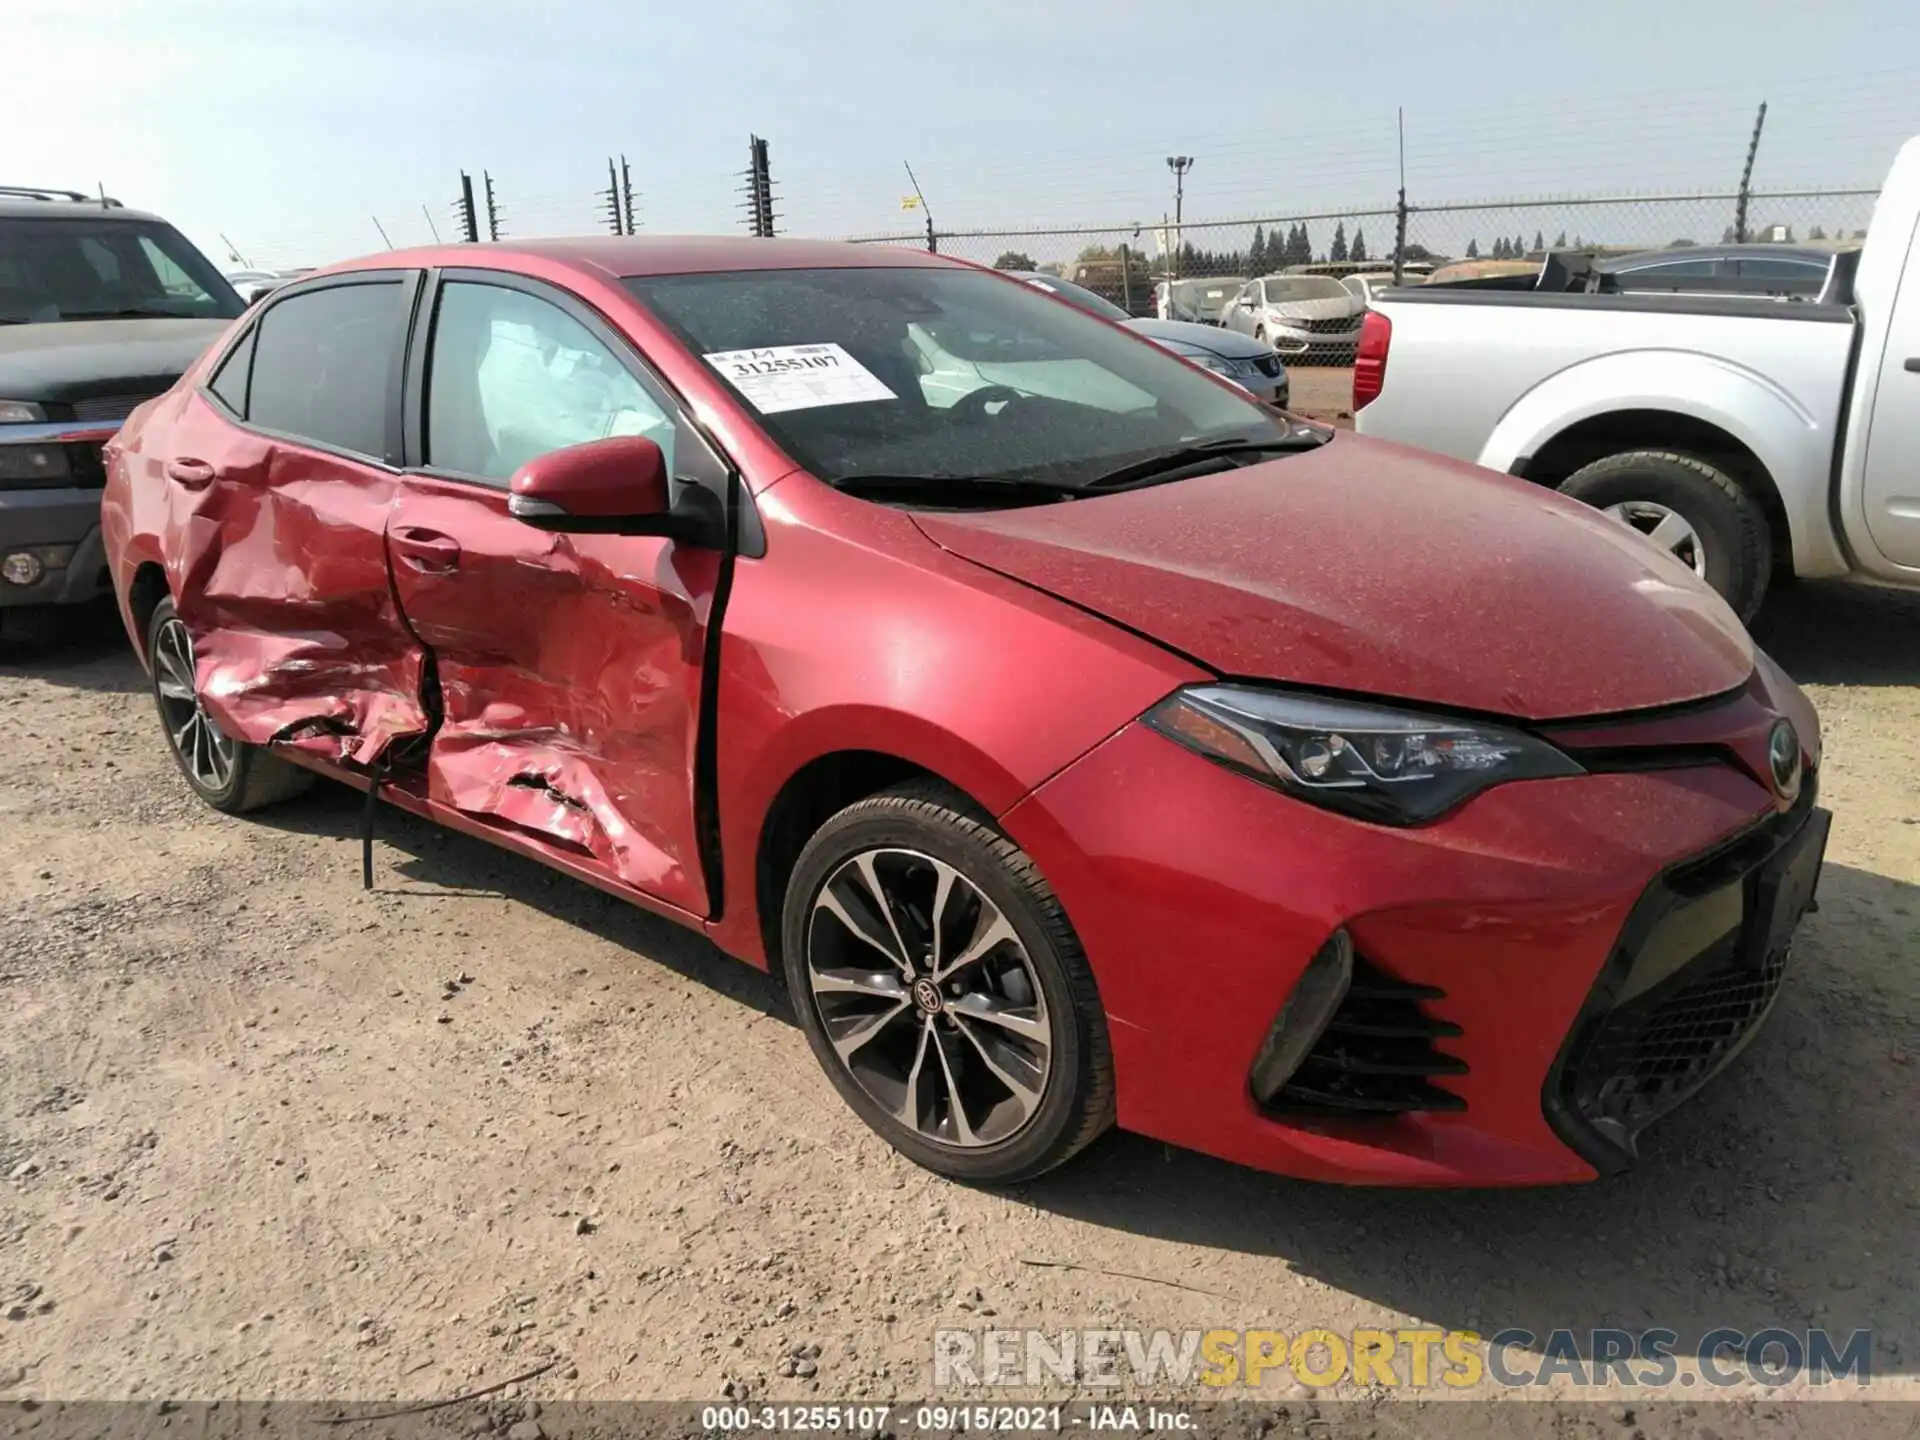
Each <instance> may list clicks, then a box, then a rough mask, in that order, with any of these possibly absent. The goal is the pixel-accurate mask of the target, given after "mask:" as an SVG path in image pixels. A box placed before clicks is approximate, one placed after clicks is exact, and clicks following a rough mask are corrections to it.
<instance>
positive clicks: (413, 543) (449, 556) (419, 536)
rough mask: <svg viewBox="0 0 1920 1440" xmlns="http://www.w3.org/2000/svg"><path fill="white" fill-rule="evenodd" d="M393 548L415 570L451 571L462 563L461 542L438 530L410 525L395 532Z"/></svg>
mask: <svg viewBox="0 0 1920 1440" xmlns="http://www.w3.org/2000/svg"><path fill="white" fill-rule="evenodd" d="M393 548H394V549H395V550H397V551H399V552H400V556H401V558H402V559H404V560H405V561H406V562H407V563H408V564H409V565H411V566H412V567H413V568H414V569H416V570H420V571H429V572H430V571H437V570H451V569H453V568H454V567H455V566H457V565H458V564H459V563H460V542H459V541H457V540H455V539H454V538H453V537H452V536H451V535H442V534H441V533H440V532H439V531H438V530H427V529H423V528H421V527H420V526H417V525H409V526H407V527H405V528H404V529H400V530H395V531H394V532H393Z"/></svg>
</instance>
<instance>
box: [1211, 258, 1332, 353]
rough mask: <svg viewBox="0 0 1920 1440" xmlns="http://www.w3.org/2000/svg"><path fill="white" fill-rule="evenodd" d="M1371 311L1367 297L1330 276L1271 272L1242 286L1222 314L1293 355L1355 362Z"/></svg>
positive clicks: (1239, 328)
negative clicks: (1363, 324)
mask: <svg viewBox="0 0 1920 1440" xmlns="http://www.w3.org/2000/svg"><path fill="white" fill-rule="evenodd" d="M1366 313H1367V306H1366V302H1365V301H1363V300H1361V299H1360V297H1359V296H1357V295H1355V294H1354V293H1353V292H1352V291H1351V290H1349V289H1347V287H1346V286H1344V285H1342V284H1341V283H1340V282H1339V281H1338V280H1335V279H1333V278H1331V277H1330V276H1326V275H1268V276H1265V277H1263V278H1261V279H1259V280H1249V281H1247V283H1246V284H1245V285H1243V286H1241V287H1240V293H1239V295H1238V296H1236V297H1235V298H1234V301H1233V303H1232V304H1231V305H1229V306H1227V310H1226V314H1225V315H1224V316H1223V317H1222V318H1223V319H1224V321H1225V323H1226V327H1227V328H1228V329H1229V330H1233V331H1236V332H1237V333H1239V334H1241V335H1249V336H1252V337H1253V338H1254V339H1255V340H1259V341H1262V342H1263V343H1265V344H1267V345H1271V346H1272V347H1273V348H1274V349H1275V350H1277V351H1279V352H1280V354H1282V355H1285V356H1287V357H1289V358H1298V359H1303V360H1314V361H1320V362H1321V363H1323V364H1340V365H1350V364H1352V363H1353V352H1354V348H1355V347H1356V346H1357V345H1358V344H1359V343H1360V321H1361V318H1362V317H1363V316H1364V315H1365V314H1366Z"/></svg>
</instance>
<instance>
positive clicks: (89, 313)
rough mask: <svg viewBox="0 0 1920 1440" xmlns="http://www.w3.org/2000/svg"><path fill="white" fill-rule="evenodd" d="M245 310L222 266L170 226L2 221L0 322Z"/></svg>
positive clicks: (226, 314) (215, 316)
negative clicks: (201, 252) (221, 270)
mask: <svg viewBox="0 0 1920 1440" xmlns="http://www.w3.org/2000/svg"><path fill="white" fill-rule="evenodd" d="M244 308H245V307H244V306H243V305H242V304H241V303H240V297H239V296H238V295H236V294H234V292H233V287H232V286H231V285H229V284H228V283H227V282H226V281H225V280H224V279H223V278H222V277H221V275H220V272H219V271H217V270H215V269H214V268H213V266H211V265H209V264H208V263H207V261H206V258H205V257H204V256H202V255H201V254H200V252H199V251H197V250H195V249H194V248H193V246H191V245H189V244H188V243H187V241H186V239H185V238H184V237H183V236H181V234H180V233H179V232H178V231H177V230H174V229H173V228H172V227H171V226H167V225H160V224H156V223H153V222H150V221H137V220H111V219H103V220H97V221H96V220H78V219H71V218H61V219H46V220H42V219H38V218H14V219H5V220H0V321H13V322H16V323H21V322H24V323H26V324H42V323H51V322H55V321H61V320H111V319H119V318H122V317H146V316H153V317H160V318H166V317H173V318H179V319H207V320H230V319H232V318H233V317H234V316H236V315H238V314H239V313H240V312H241V311H242V310H243V309H244Z"/></svg>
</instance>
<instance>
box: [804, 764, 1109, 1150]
mask: <svg viewBox="0 0 1920 1440" xmlns="http://www.w3.org/2000/svg"><path fill="white" fill-rule="evenodd" d="M781 918H782V927H781V930H782V940H781V950H782V952H783V957H782V963H783V966H784V969H785V973H786V979H787V988H788V993H789V994H790V995H791V996H792V998H793V1005H794V1009H795V1010H796V1011H797V1012H798V1014H799V1018H800V1026H801V1028H802V1029H803V1030H804V1031H805V1032H806V1035H807V1042H808V1044H809V1045H811V1046H812V1048H813V1053H814V1055H815V1057H816V1058H817V1059H818V1060H819V1061H820V1064H821V1066H822V1067H823V1068H824V1069H825V1070H826V1072H827V1077H828V1078H829V1079H830V1080H831V1081H832V1082H833V1085H834V1088H835V1089H837V1090H838V1091H839V1092H840V1094H841V1096H842V1097H843V1098H844V1099H845V1100H846V1102H847V1104H848V1105H850V1106H852V1107H853V1109H854V1111H855V1112H856V1113H857V1114H858V1115H859V1116H860V1118H861V1119H862V1120H864V1121H866V1123H867V1124H868V1126H870V1127H871V1128H872V1129H873V1130H875V1131H877V1132H878V1133H879V1135H880V1136H881V1138H883V1139H884V1140H886V1141H887V1143H888V1144H890V1145H892V1146H893V1147H894V1148H895V1149H896V1150H898V1151H900V1153H901V1154H903V1155H905V1156H906V1157H907V1158H908V1159H909V1160H912V1161H914V1162H915V1163H917V1164H920V1165H923V1166H925V1167H926V1168H927V1169H929V1170H933V1171H937V1172H938V1173H940V1174H942V1175H947V1176H951V1177H952V1178H954V1179H957V1180H966V1181H973V1182H976V1183H984V1184H1002V1183H1007V1182H1010V1181H1014V1180H1021V1179H1025V1178H1027V1177H1029V1176H1033V1175H1038V1174H1040V1173H1041V1172H1042V1171H1044V1170H1050V1169H1052V1168H1053V1167H1054V1166H1056V1165H1059V1164H1061V1163H1062V1162H1064V1161H1066V1160H1067V1159H1069V1158H1070V1157H1071V1156H1073V1155H1074V1154H1076V1153H1077V1152H1079V1151H1080V1150H1081V1149H1082V1148H1083V1147H1085V1146H1086V1145H1087V1144H1089V1143H1090V1142H1091V1141H1092V1140H1093V1139H1094V1138H1095V1137H1096V1136H1098V1135H1099V1134H1100V1133H1101V1132H1102V1131H1103V1130H1105V1129H1106V1128H1107V1127H1108V1126H1109V1125H1110V1124H1112V1123H1113V1055H1112V1050H1111V1048H1110V1046H1109V1044H1108V1039H1107V1030H1106V1019H1105V1015H1104V1013H1103V1011H1102V1009H1101V1005H1100V997H1099V994H1098V992H1097V990H1096V989H1095V987H1094V981H1093V972H1092V970H1091V969H1090V968H1089V967H1088V965H1087V960H1086V956H1085V955H1084V954H1082V953H1081V950H1080V942H1079V941H1078V939H1076V938H1075V936H1074V933H1073V928H1072V927H1071V926H1070V925H1069V924H1068V923H1067V917H1066V915H1065V913H1064V912H1063V911H1062V910H1061V908H1060V902H1059V901H1058V900H1057V899H1055V898H1054V895H1053V892H1052V890H1050V889H1049V888H1048V886H1047V883H1046V881H1045V880H1044V879H1042V878H1041V876H1040V873H1039V871H1038V870H1037V869H1036V868H1035V867H1034V864H1033V861H1032V860H1030V859H1029V858H1028V857H1027V855H1026V854H1025V852H1023V851H1022V850H1021V849H1020V848H1019V847H1018V846H1016V845H1015V844H1014V843H1013V842H1012V841H1011V840H1009V839H1008V838H1007V837H1006V836H1005V835H1003V834H1001V833H1000V831H999V830H998V829H996V828H995V827H994V825H993V823H992V821H991V820H990V819H988V818H987V817H986V816H984V815H982V814H980V813H979V812H978V811H977V810H976V809H975V808H974V807H973V806H972V805H971V804H969V803H968V802H967V800H966V799H965V797H963V796H960V795H957V794H955V793H954V792H953V791H951V790H949V789H947V788H946V787H945V786H942V785H938V784H934V783H928V782H918V783H913V784H907V785H902V786H898V787H896V788H894V789H891V790H887V791H883V792H882V793H880V794H878V795H875V796H872V797H870V798H869V799H866V800H861V801H859V802H857V803H855V804H853V805H849V806H848V807H847V808H846V809H844V810H842V811H840V812H839V813H838V814H837V815H835V816H833V817H832V818H831V819H830V820H828V821H827V822H826V823H825V824H824V825H822V826H821V827H820V829H819V830H818V831H817V832H816V833H815V835H814V837H813V838H812V839H811V840H809V841H808V842H807V845H806V848H805V849H804V850H802V851H801V852H800V858H799V860H798V861H797V862H796V863H795V865H794V870H793V877H792V880H791V881H790V883H789V884H788V887H787V898H786V904H785V908H784V912H783V914H782V917H781Z"/></svg>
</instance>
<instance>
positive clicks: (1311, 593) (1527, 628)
mask: <svg viewBox="0 0 1920 1440" xmlns="http://www.w3.org/2000/svg"><path fill="white" fill-rule="evenodd" d="M915 519H916V521H917V522H918V523H919V525H920V527H921V529H922V530H923V531H924V532H925V533H926V534H927V535H928V536H929V537H930V538H931V539H932V540H933V541H934V542H935V543H936V544H939V545H940V546H942V547H943V548H945V549H947V550H949V551H952V552H953V553H955V554H957V555H960V556H962V557H964V558H966V559H968V560H971V561H973V562H975V563H977V564H980V565H983V566H986V567H988V568H989V569H992V570H996V571H998V572H1000V573H1002V574H1004V575H1008V576H1011V577H1013V578H1015V579H1017V580H1020V581H1023V582H1025V583H1026V584H1029V585H1032V586H1035V587H1036V588H1038V589H1041V590H1044V591H1047V592H1049V593H1051V594H1053V595H1056V596H1058V597H1059V598H1061V599H1062V600H1065V601H1067V602H1069V603H1070V604H1073V605H1075V606H1078V607H1080V608H1082V609H1085V610H1089V611H1092V612H1094V613H1096V614H1099V615H1102V616H1105V617H1106V618H1108V619H1110V620H1112V621H1115V622H1116V623H1118V624H1120V625H1123V626H1125V627H1127V628H1128V629H1130V630H1134V631H1136V632H1138V633H1141V634H1144V635H1146V636H1148V637H1150V638H1152V639H1154V640H1157V641H1159V642H1160V643H1162V644H1164V645H1167V646H1169V647H1170V648H1172V649H1174V650H1176V651H1178V652H1180V653H1182V654H1184V655H1187V656H1190V657H1192V658H1193V659H1195V660H1197V661H1198V662H1200V663H1201V664H1203V665H1205V666H1207V667H1208V668H1210V669H1213V670H1215V671H1217V672H1218V673H1220V674H1221V675H1224V676H1231V677H1239V678H1244V679H1261V680H1275V681H1283V682H1290V683H1294V684H1300V685H1309V686H1315V687H1319V688H1325V689H1331V690H1341V691H1348V692H1355V693H1361V694H1367V695H1379V696H1385V697H1393V698H1398V699H1403V700H1411V701H1415V702H1419V703H1425V704H1429V705H1434V706H1440V707H1446V708H1450V709H1457V710H1473V711H1481V712H1486V713H1490V714H1498V715H1510V716H1516V717H1520V718H1524V719H1530V720H1557V719H1569V718H1575V717H1581V716H1593V715H1603V714H1612V713H1615V712H1620V711H1629V710H1641V709H1647V708H1651V707H1654V706H1661V705H1673V704H1679V703H1681V702H1685V701H1691V700H1699V699H1703V698H1705V697H1707V696H1711V695H1717V694H1721V693H1724V692H1726V691H1728V690H1732V689H1734V688H1736V687H1737V686H1739V685H1741V684H1743V683H1745V682H1746V680H1747V678H1748V676H1749V675H1750V674H1751V673H1752V670H1753V648H1752V642H1751V641H1750V640H1749V639H1748V638H1747V634H1746V632H1745V631H1744V630H1743V629H1742V628H1741V626H1740V623H1739V621H1738V620H1737V619H1736V618H1735V617H1734V615H1733V612H1732V611H1730V610H1729V609H1728V608H1727V607H1726V605H1725V604H1724V603H1722V601H1721V600H1720V598H1719V597H1718V596H1717V595H1715V594H1714V593H1713V592H1712V591H1711V590H1709V589H1708V588H1707V587H1706V586H1705V585H1704V584H1702V583H1700V582H1699V581H1698V580H1696V579H1695V578H1694V576H1693V574H1692V572H1691V571H1689V570H1685V569H1683V568H1682V567H1681V566H1680V565H1679V564H1678V563H1677V562H1675V561H1674V560H1673V559H1671V558H1670V557H1668V556H1665V555H1662V554H1661V553H1660V552H1658V551H1656V550H1655V549H1653V548H1652V547H1651V546H1650V545H1648V544H1647V543H1646V541H1645V540H1643V539H1641V538H1640V537H1638V536H1636V535H1634V534H1633V533H1632V532H1631V531H1629V530H1628V529H1627V528H1626V527H1625V526H1622V525H1619V524H1618V523H1617V522H1615V521H1612V520H1609V519H1607V518H1606V517H1604V516H1602V515H1601V514H1599V513H1598V512H1597V511H1593V510H1589V509H1587V508H1586V507H1584V506H1582V505H1579V504H1577V503H1575V502H1573V501H1571V500H1567V499H1564V498H1562V497H1560V496H1558V495H1555V494H1553V493H1552V492H1550V491H1544V490H1541V489H1539V488H1537V487H1535V486H1533V485H1530V484H1528V483H1526V482H1525V481H1521V480H1515V479H1512V478H1510V477H1508V476H1504V475H1500V474H1496V473H1495V472H1493V471H1490V470H1482V469H1479V468H1477V467H1475V466H1471V465H1466V464H1462V463H1460V462H1458V461H1454V460H1448V459H1445V458H1442V457H1440V456H1437V455H1429V454H1426V453H1423V452H1421V451H1417V450H1413V449H1409V448H1407V447H1405V446H1400V445H1394V444H1391V443H1388V442H1384V441H1375V440H1368V439H1364V438H1362V437H1359V436H1355V435H1351V434H1341V435H1338V436H1337V437H1336V438H1335V439H1333V440H1332V441H1330V442H1328V443H1327V444H1326V445H1323V446H1322V447H1320V448H1319V449H1318V450H1313V451H1308V452H1306V453H1303V454H1298V455H1290V456H1284V457H1281V458H1279V459H1276V460H1272V461H1267V462H1265V463H1262V464H1259V465H1251V466H1247V467H1245V468H1243V469H1239V470H1233V471H1228V472H1226V473H1224V474H1220V475H1208V476H1201V477H1198V478H1195V479H1190V480H1180V481H1174V482H1171V483H1168V484H1165V485H1156V486H1152V487H1149V488H1147V489H1144V490H1134V491H1127V492H1122V493H1120V494H1116V495H1103V496H1098V497H1095V498H1091V499H1084V500H1077V501H1072V502H1068V503H1062V504H1058V505H1041V506H1035V507H1032V508H1029V509H1020V510H1001V511H990V512H963V513H952V512H943V513H929V512H921V513H918V514H916V515H915Z"/></svg>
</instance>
